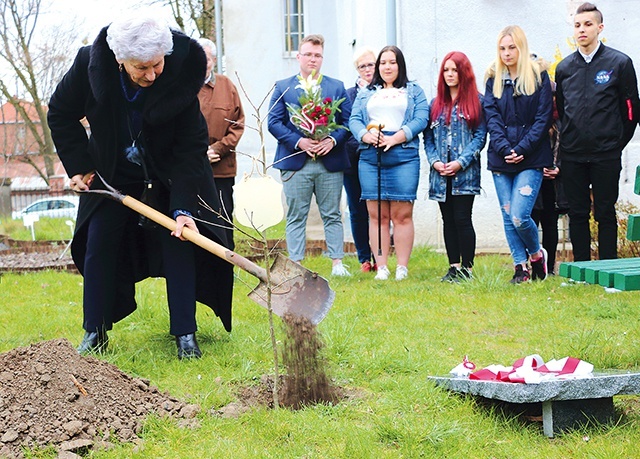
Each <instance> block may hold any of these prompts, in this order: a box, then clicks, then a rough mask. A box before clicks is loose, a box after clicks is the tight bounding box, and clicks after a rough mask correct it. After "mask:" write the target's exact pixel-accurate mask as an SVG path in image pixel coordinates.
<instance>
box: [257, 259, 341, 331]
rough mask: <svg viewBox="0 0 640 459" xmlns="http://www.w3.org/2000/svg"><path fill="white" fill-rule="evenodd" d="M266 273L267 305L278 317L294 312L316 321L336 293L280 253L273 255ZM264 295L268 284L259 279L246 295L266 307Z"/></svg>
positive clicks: (317, 321) (327, 309) (318, 277)
mask: <svg viewBox="0 0 640 459" xmlns="http://www.w3.org/2000/svg"><path fill="white" fill-rule="evenodd" d="M269 275H270V278H271V285H272V287H271V309H272V311H273V313H274V314H276V315H278V316H280V317H284V316H285V315H287V314H292V315H298V316H302V317H305V318H306V319H308V320H309V321H310V322H311V323H313V324H314V325H316V324H318V323H319V322H320V321H321V320H322V319H324V317H325V316H326V315H327V313H328V312H329V309H330V308H331V305H332V304H333V300H334V299H335V297H336V293H335V292H334V291H333V290H331V288H330V287H329V283H328V282H327V280H326V279H324V278H322V277H320V276H319V275H318V273H314V272H312V271H309V270H308V269H306V268H305V267H304V266H301V265H300V264H298V263H296V262H294V261H292V260H290V259H288V258H286V257H285V256H284V255H281V254H277V255H276V259H275V261H274V262H273V264H272V265H271V268H270V269H269ZM268 295H269V292H268V285H267V283H266V282H265V281H264V280H263V279H260V283H259V284H258V286H257V287H256V288H254V289H253V290H252V291H251V292H250V293H249V295H248V296H249V298H251V299H252V300H253V301H255V302H256V303H258V304H260V305H262V306H264V307H265V308H266V307H267V304H268V303H267V301H268Z"/></svg>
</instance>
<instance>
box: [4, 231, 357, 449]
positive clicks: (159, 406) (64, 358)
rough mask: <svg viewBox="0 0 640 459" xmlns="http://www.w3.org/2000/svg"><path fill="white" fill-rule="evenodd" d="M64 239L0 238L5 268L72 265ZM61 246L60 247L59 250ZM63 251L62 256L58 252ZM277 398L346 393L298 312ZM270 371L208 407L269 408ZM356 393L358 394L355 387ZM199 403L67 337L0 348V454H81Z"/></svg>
mask: <svg viewBox="0 0 640 459" xmlns="http://www.w3.org/2000/svg"><path fill="white" fill-rule="evenodd" d="M65 246H66V244H59V243H57V244H53V243H38V242H36V243H31V244H29V243H26V244H21V245H20V246H18V244H16V241H11V240H7V239H6V238H4V239H3V240H0V275H1V274H2V272H3V271H12V272H25V271H34V270H41V269H62V270H69V271H75V272H77V271H76V270H75V266H74V264H73V261H72V260H71V258H70V255H69V252H68V251H66V252H64V249H65ZM63 252H64V255H62V254H63ZM61 255H62V256H61ZM283 322H284V327H285V335H286V337H285V340H284V343H283V352H282V361H281V364H282V365H283V366H284V369H285V371H284V373H285V374H284V375H280V377H279V379H278V404H279V406H282V407H288V408H292V409H300V408H304V407H305V406H307V405H311V404H317V403H329V404H331V403H336V402H338V401H340V400H342V399H344V398H349V397H350V396H351V395H350V394H349V393H347V391H346V390H344V389H343V388H341V387H339V386H336V385H334V384H332V383H331V379H330V378H329V377H328V376H327V374H326V372H325V361H324V358H323V357H322V355H321V350H322V348H323V347H324V344H323V342H322V340H321V337H320V335H319V333H318V330H317V328H316V327H315V326H314V325H313V324H311V323H310V322H309V321H308V320H306V319H303V318H300V317H286V318H285V319H284V321H283ZM274 382H275V378H274V377H273V376H272V375H269V376H267V375H263V376H262V377H260V378H259V379H258V378H257V379H256V381H255V384H252V385H249V386H243V387H240V388H239V389H238V393H237V396H238V400H237V401H235V402H231V403H229V404H228V405H226V406H224V407H221V408H219V409H213V410H211V412H210V414H212V415H215V416H221V417H237V416H239V415H240V414H242V413H244V412H246V411H248V410H250V409H252V408H254V407H258V406H267V407H270V408H274V397H273V392H274ZM353 395H354V396H355V394H353ZM199 411H200V407H199V406H198V405H188V404H186V403H184V402H181V401H179V400H177V399H175V398H173V397H172V396H170V395H169V394H167V393H161V392H159V391H158V389H157V388H155V387H153V386H151V385H150V384H149V381H148V380H145V379H141V378H132V377H131V376H128V375H126V374H124V373H123V372H121V371H120V370H119V369H118V368H117V367H115V366H114V365H112V364H110V363H108V362H104V361H102V360H98V359H96V358H94V357H84V356H80V355H79V354H78V353H77V352H76V350H75V349H74V347H73V346H72V345H71V343H69V342H68V341H67V340H65V339H58V340H51V341H45V342H41V343H37V344H33V345H31V346H29V347H26V348H18V349H14V350H12V351H9V352H7V353H4V354H0V458H3V459H4V458H23V457H24V456H23V453H22V451H23V449H24V448H38V447H47V446H53V447H54V448H56V449H57V450H58V451H60V456H59V457H60V458H62V457H65V458H71V457H75V458H78V457H80V456H76V455H75V454H74V453H78V454H85V453H86V452H87V451H88V450H90V449H96V448H110V447H112V445H113V442H114V441H117V442H137V441H139V437H138V434H139V433H140V431H141V428H142V424H143V422H144V419H145V417H146V416H148V415H149V414H151V413H156V414H158V415H160V416H171V417H175V418H182V420H181V421H180V422H181V423H182V424H183V425H187V426H189V425H197V422H196V420H195V419H193V418H194V417H195V416H196V414H197V413H198V412H199Z"/></svg>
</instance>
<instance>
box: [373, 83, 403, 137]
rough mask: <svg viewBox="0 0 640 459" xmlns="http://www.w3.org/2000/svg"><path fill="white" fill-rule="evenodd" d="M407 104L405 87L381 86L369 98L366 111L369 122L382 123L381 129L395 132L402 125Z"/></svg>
mask: <svg viewBox="0 0 640 459" xmlns="http://www.w3.org/2000/svg"><path fill="white" fill-rule="evenodd" d="M407 105H408V96H407V88H382V89H378V90H377V91H376V93H375V94H374V95H372V96H371V98H370V99H369V102H368V103H367V112H368V113H369V119H370V120H371V123H375V124H383V125H384V128H383V130H385V131H390V132H397V131H399V130H400V128H401V127H402V122H403V121H404V115H405V113H406V111H407Z"/></svg>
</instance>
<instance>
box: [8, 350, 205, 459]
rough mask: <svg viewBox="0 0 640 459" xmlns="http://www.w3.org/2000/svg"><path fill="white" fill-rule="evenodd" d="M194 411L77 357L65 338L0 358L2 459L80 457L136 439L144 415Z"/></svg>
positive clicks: (182, 415)
mask: <svg viewBox="0 0 640 459" xmlns="http://www.w3.org/2000/svg"><path fill="white" fill-rule="evenodd" d="M199 409H200V408H199V407H198V406H197V405H187V404H186V403H183V402H181V401H179V400H177V399H175V398H173V397H171V396H170V395H168V394H166V393H161V392H159V391H158V389H157V388H155V387H153V386H150V385H149V381H148V380H145V379H140V378H132V377H130V376H128V375H126V374H124V373H123V372H121V371H120V370H119V369H118V368H117V367H115V366H114V365H112V364H110V363H108V362H104V361H102V360H98V359H96V358H94V357H83V356H80V355H79V354H78V353H77V352H76V350H75V349H74V348H73V346H72V345H71V343H69V341H67V340H65V339H58V340H51V341H44V342H41V343H37V344H33V345H31V346H29V347H24V348H17V349H14V350H12V351H9V352H6V353H4V354H0V457H3V458H14V457H15V458H21V457H23V455H22V452H21V451H22V448H23V447H29V448H33V447H44V446H47V445H53V446H55V447H56V448H57V449H59V450H61V451H63V450H66V451H82V450H86V449H88V448H92V447H109V446H110V444H111V443H110V442H111V441H114V440H115V441H118V442H132V441H137V439H138V436H137V434H138V433H139V432H140V430H141V428H142V422H143V420H144V418H145V417H146V416H147V415H148V414H150V413H157V414H158V415H160V416H172V417H176V418H193V417H194V416H195V415H196V414H197V413H198V411H199Z"/></svg>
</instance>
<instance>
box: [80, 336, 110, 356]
mask: <svg viewBox="0 0 640 459" xmlns="http://www.w3.org/2000/svg"><path fill="white" fill-rule="evenodd" d="M108 344H109V337H108V336H107V332H106V331H100V332H98V331H93V332H85V334H84V338H82V342H81V343H80V345H79V346H78V347H77V348H76V350H77V351H78V353H80V354H83V355H84V354H89V353H92V352H99V353H102V352H104V351H106V350H107V345H108Z"/></svg>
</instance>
